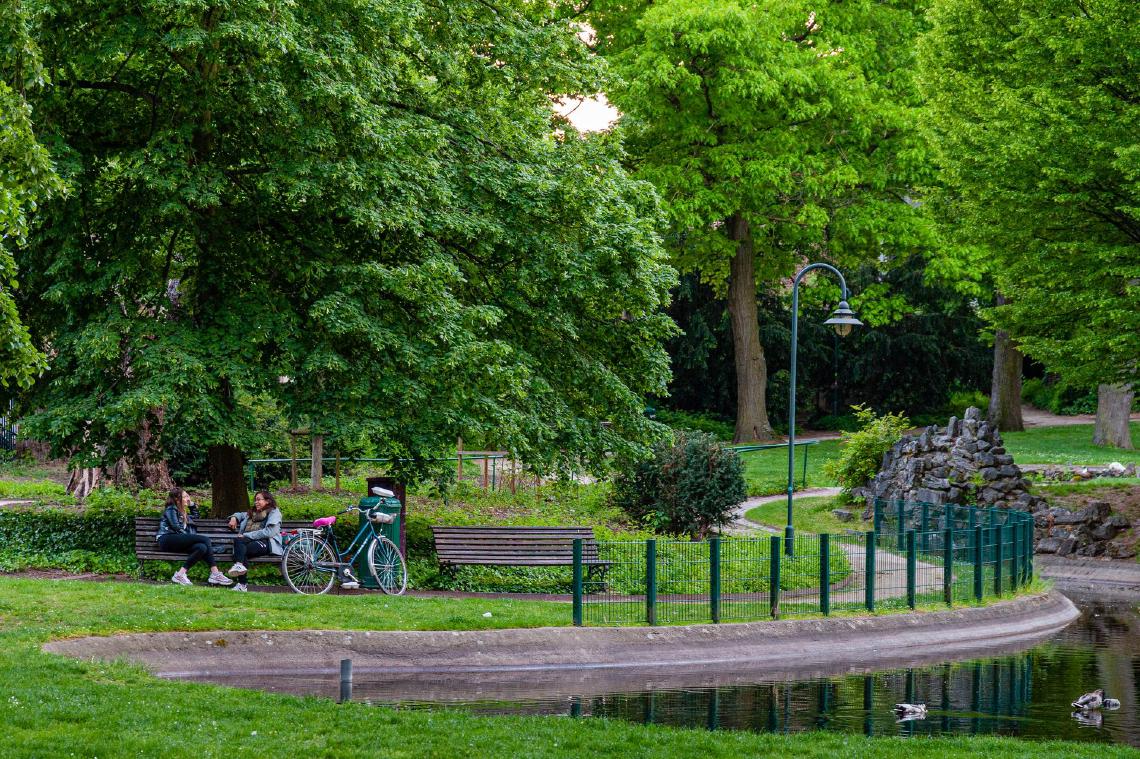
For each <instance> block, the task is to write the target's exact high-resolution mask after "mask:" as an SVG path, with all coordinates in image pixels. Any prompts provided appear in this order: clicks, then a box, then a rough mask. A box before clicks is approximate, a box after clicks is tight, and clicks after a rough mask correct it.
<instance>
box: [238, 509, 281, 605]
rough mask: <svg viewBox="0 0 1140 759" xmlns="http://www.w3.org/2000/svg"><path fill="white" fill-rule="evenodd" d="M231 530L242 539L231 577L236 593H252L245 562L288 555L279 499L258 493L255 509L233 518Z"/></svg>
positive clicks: (239, 513) (239, 539) (239, 541)
mask: <svg viewBox="0 0 1140 759" xmlns="http://www.w3.org/2000/svg"><path fill="white" fill-rule="evenodd" d="M230 529H231V530H233V531H234V532H236V533H237V534H238V535H237V537H236V538H234V565H233V566H232V567H230V569H229V573H228V574H229V575H230V576H231V577H233V578H234V579H235V580H237V585H234V590H236V591H238V592H241V593H244V592H246V590H248V586H247V585H246V580H247V579H248V577H249V570H248V569H247V568H246V566H245V562H246V561H247V560H248V559H253V558H256V557H258V556H280V555H281V554H282V553H284V549H283V547H282V545H281V510H280V509H279V508H277V499H276V498H274V497H273V494H272V493H270V492H269V491H268V490H260V491H258V493H257V495H255V496H254V497H253V508H252V509H250V510H249V511H239V512H238V513H236V514H234V515H233V516H231V517H230Z"/></svg>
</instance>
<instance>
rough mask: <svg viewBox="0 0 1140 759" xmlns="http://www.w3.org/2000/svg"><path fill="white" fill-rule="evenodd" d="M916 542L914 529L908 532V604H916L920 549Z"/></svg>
mask: <svg viewBox="0 0 1140 759" xmlns="http://www.w3.org/2000/svg"><path fill="white" fill-rule="evenodd" d="M916 548H917V546H915V542H914V530H907V532H906V605H907V606H909V607H910V608H912V609H913V608H914V606H915V587H914V586H915V581H916V580H917V575H918V551H917V550H916Z"/></svg>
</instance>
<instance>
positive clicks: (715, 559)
mask: <svg viewBox="0 0 1140 759" xmlns="http://www.w3.org/2000/svg"><path fill="white" fill-rule="evenodd" d="M709 615H710V616H711V617H712V621H713V624H717V623H719V622H720V538H713V539H712V540H710V541H709Z"/></svg>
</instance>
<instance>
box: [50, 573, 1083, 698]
mask: <svg viewBox="0 0 1140 759" xmlns="http://www.w3.org/2000/svg"><path fill="white" fill-rule="evenodd" d="M1078 616H1079V614H1078V611H1077V609H1076V607H1075V606H1073V604H1072V602H1070V601H1069V599H1068V598H1066V597H1065V596H1064V595H1062V594H1061V593H1059V592H1058V591H1056V590H1051V591H1048V592H1045V593H1039V594H1034V595H1029V596H1021V597H1018V598H1014V599H1010V600H1008V601H1000V602H998V603H995V604H991V605H989V606H985V607H964V608H959V609H947V610H944V611H933V612H916V613H909V614H892V615H883V616H857V617H829V618H823V619H810V620H783V621H766V622H746V623H728V624H719V625H711V624H702V625H688V626H677V627H578V628H576V627H545V628H526V629H505V630H467V631H458V630H455V631H367V630H352V631H347V630H345V631H341V630H335V631H334V630H296V631H276V630H274V631H269V630H252V631H240V632H234V631H211V632H167V633H132V634H124V635H113V636H106V637H86V638H74V639H64V640H54V641H50V642H48V643H46V644H44V646H43V650H44V651H45V652H48V653H53V654H61V655H65V656H70V657H74V658H78V659H84V660H125V661H129V662H133V663H136V664H140V665H142V666H143V667H145V668H146V669H147V670H149V671H150V672H152V673H153V674H155V675H158V676H160V677H167V678H178V679H193V680H211V681H214V682H224V681H226V680H229V679H230V678H234V679H235V680H241V679H247V678H250V677H253V678H274V677H289V676H292V677H333V676H335V675H336V673H337V672H338V671H339V663H340V661H341V660H342V659H351V660H352V661H353V668H354V671H355V672H356V673H357V674H358V675H370V674H373V675H377V676H378V677H379V678H380V679H383V680H385V681H386V682H389V683H390V684H392V685H393V687H394V688H396V684H397V683H399V682H401V681H406V682H408V683H410V684H411V685H409V687H412V688H413V689H414V687H415V686H414V683H416V682H419V683H421V684H422V683H423V682H425V681H433V680H434V681H439V680H446V681H449V680H462V679H465V678H466V679H474V680H479V679H483V677H485V676H494V677H495V678H498V679H503V678H506V679H513V680H519V681H534V680H535V679H536V678H539V679H542V678H545V679H548V680H552V681H557V680H565V679H567V678H568V677H569V678H570V679H573V680H578V681H581V680H583V679H587V680H598V681H606V682H609V683H610V685H608V686H605V687H613V686H616V685H618V683H617V682H616V681H628V680H630V679H631V678H632V679H633V680H643V679H645V678H650V679H652V680H653V681H654V682H657V683H661V682H664V681H669V682H682V681H684V682H691V681H692V680H693V679H694V678H697V679H699V678H701V677H712V676H717V677H718V679H719V680H720V681H721V682H723V681H724V680H725V678H726V677H727V678H728V679H731V680H738V681H745V680H749V679H756V678H758V677H762V678H764V679H788V678H803V677H822V676H832V675H841V674H848V673H856V672H869V671H874V670H879V669H888V668H893V667H905V666H922V665H925V664H933V663H937V662H944V661H948V660H961V659H968V658H977V657H982V656H996V655H1001V654H1005V653H1012V652H1015V651H1018V650H1021V649H1024V648H1027V647H1029V646H1031V645H1033V644H1035V643H1037V642H1040V641H1041V640H1043V639H1045V638H1047V637H1049V636H1050V635H1052V634H1054V633H1055V632H1057V631H1059V630H1060V629H1062V628H1064V627H1065V626H1066V625H1068V624H1069V623H1070V622H1072V621H1073V620H1075V619H1076V618H1077V617H1078ZM598 687H603V684H601V683H599V685H598ZM421 688H422V685H421ZM396 689H397V690H398V688H396ZM590 690H593V688H590Z"/></svg>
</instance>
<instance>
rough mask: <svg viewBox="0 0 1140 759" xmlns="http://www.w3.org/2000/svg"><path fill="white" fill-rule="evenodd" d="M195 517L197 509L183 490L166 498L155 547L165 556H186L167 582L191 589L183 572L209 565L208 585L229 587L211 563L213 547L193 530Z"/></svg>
mask: <svg viewBox="0 0 1140 759" xmlns="http://www.w3.org/2000/svg"><path fill="white" fill-rule="evenodd" d="M197 516H198V507H197V506H195V505H194V503H193V501H191V500H190V494H189V493H187V492H186V491H185V490H183V489H182V488H174V489H172V490H171V491H170V494H169V495H168V496H167V497H166V508H165V509H163V511H162V519H160V520H158V535H157V536H155V539H156V540H157V541H158V547H159V548H160V549H162V550H163V551H165V552H167V553H185V554H187V556H186V561H184V562H182V567H181V568H180V569H179V570H178V571H177V572H175V573H174V576H173V577H171V578H170V581H171V582H173V583H177V584H178V585H193V584H194V583H192V582H190V578H189V577H187V576H186V570H188V569H189V568H190V567H192V566H194V565H195V564H197V563H198V562H199V561H205V562H206V563H207V564H209V565H210V579H209V580H207V582H209V583H210V584H211V585H232V584H233V580H231V579H230V578H228V577H226V576H225V575H224V574H222V570H220V569H218V563H217V562H216V561H214V547H213V546H212V545H211V544H210V539H209V538H207V537H206V536H205V535H199V534H198V531H197V529H196V528H195V527H194V520H195V518H197Z"/></svg>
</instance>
